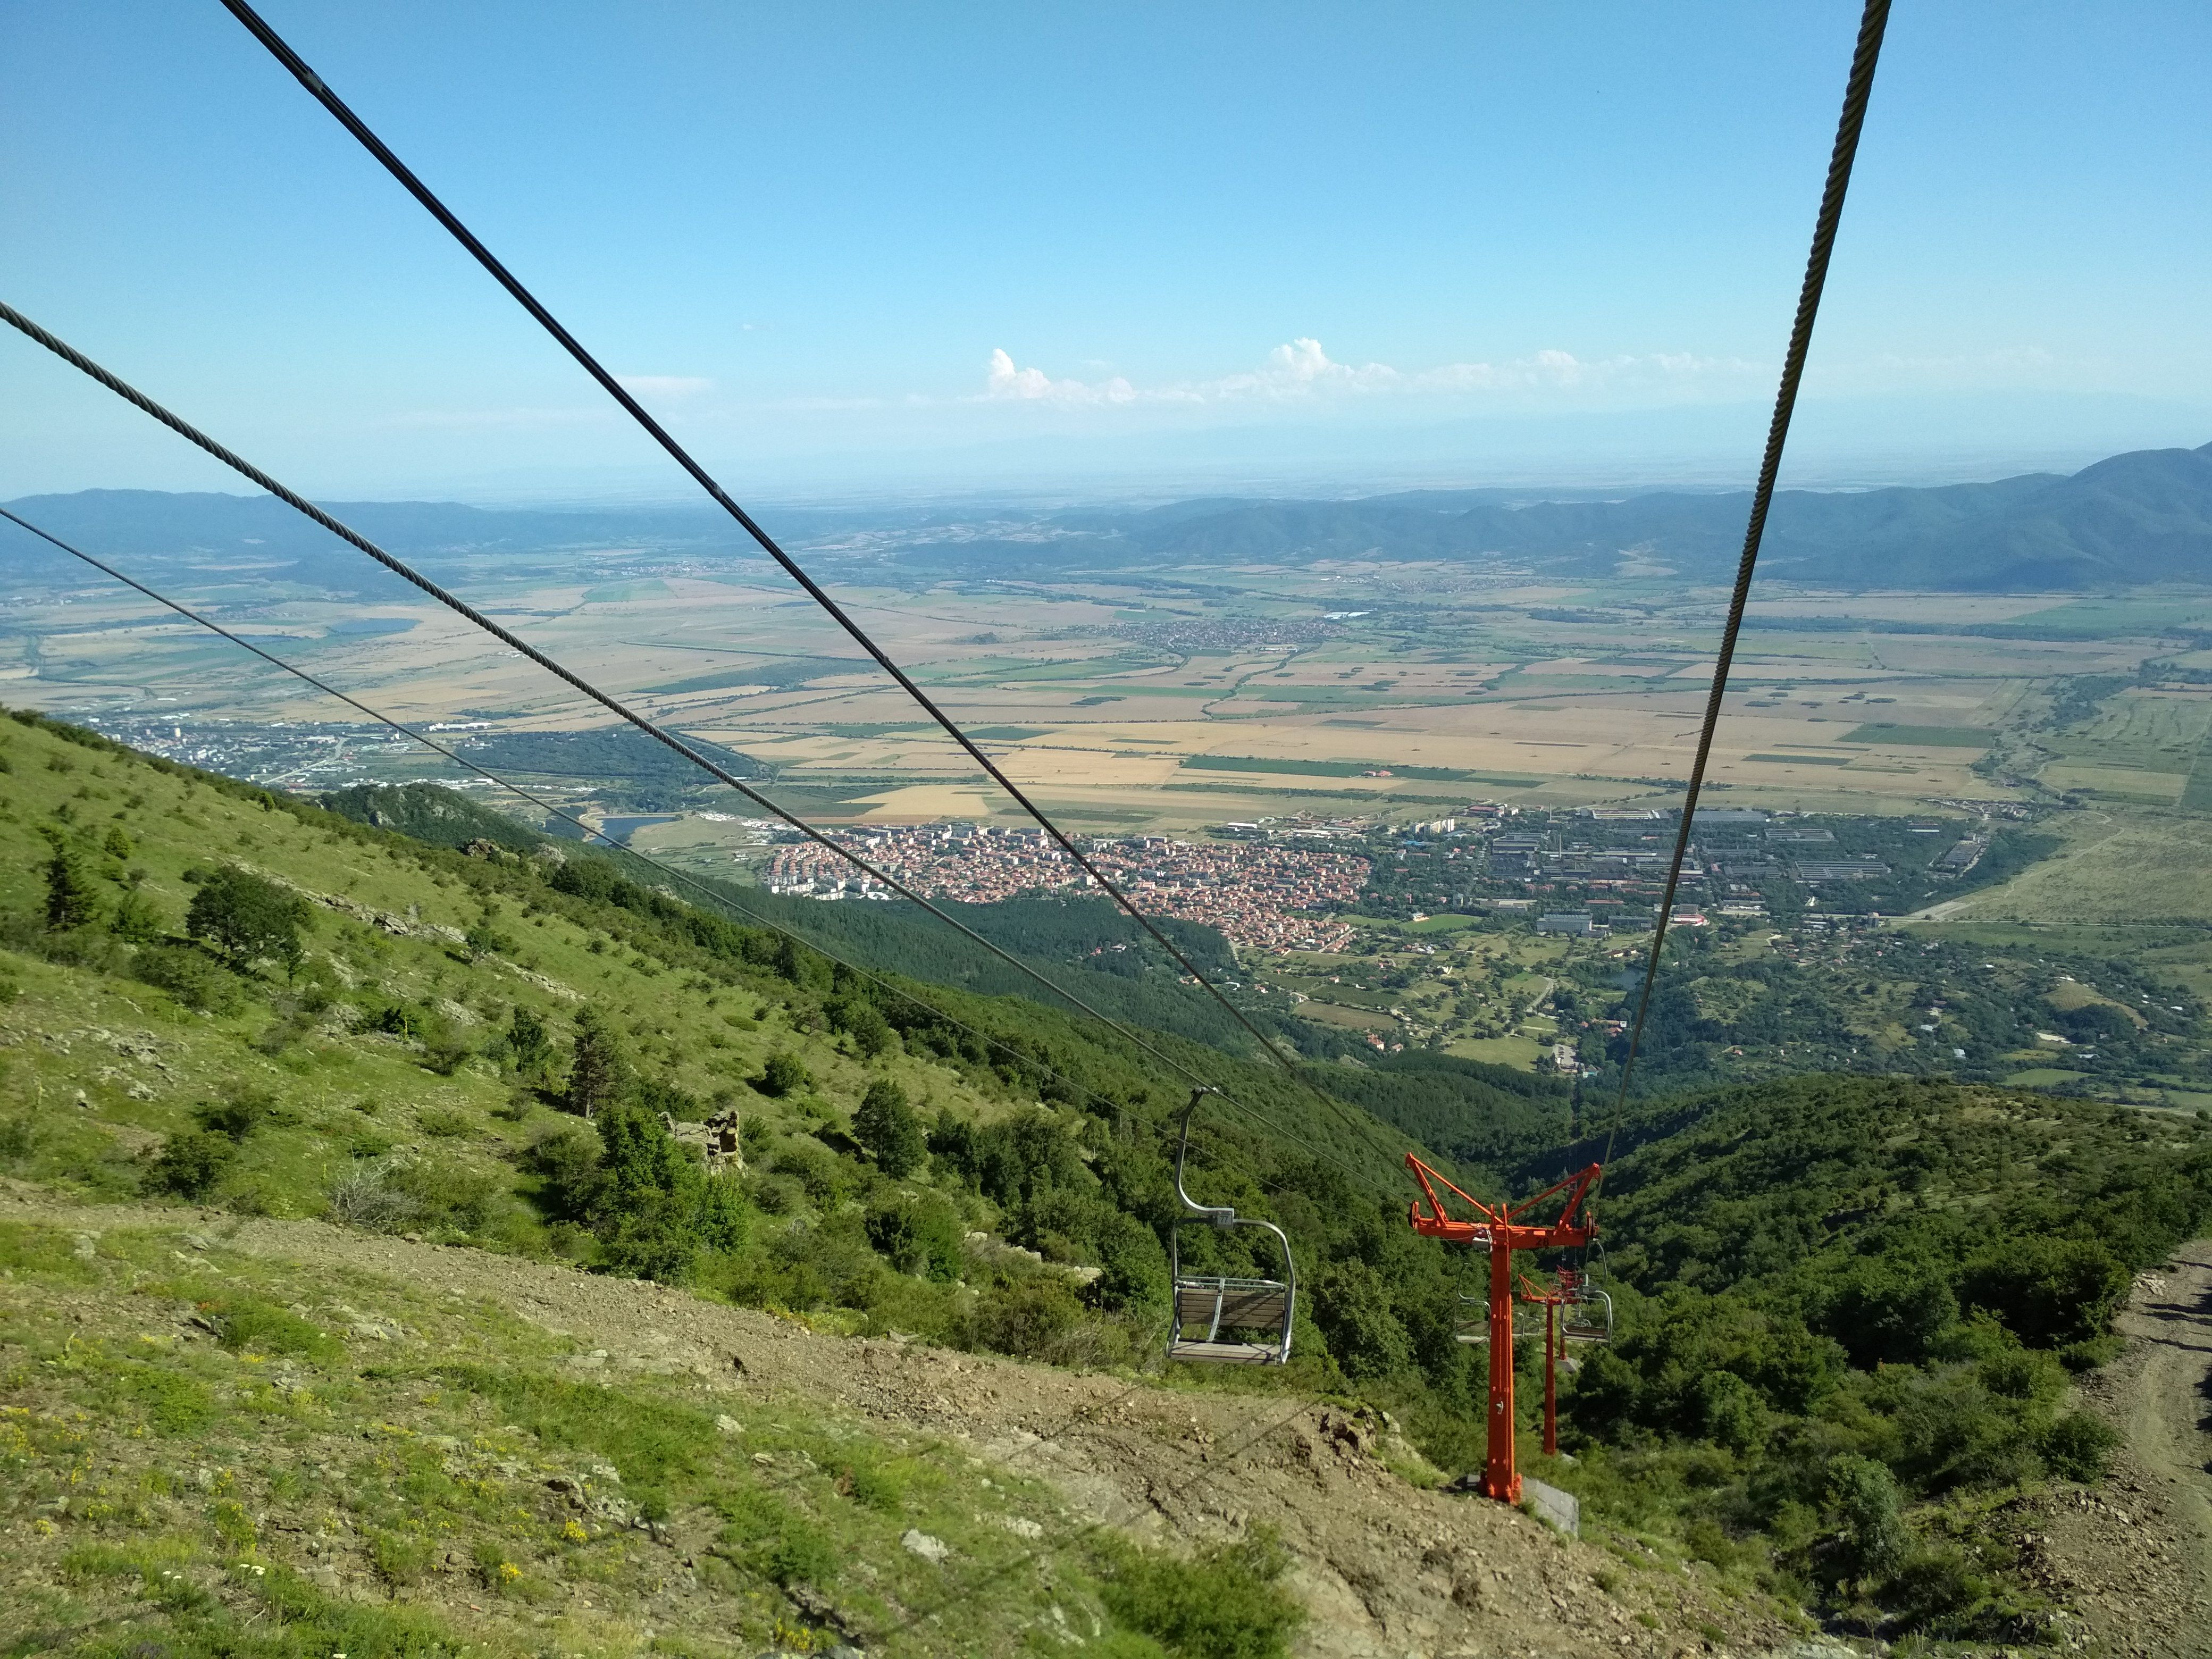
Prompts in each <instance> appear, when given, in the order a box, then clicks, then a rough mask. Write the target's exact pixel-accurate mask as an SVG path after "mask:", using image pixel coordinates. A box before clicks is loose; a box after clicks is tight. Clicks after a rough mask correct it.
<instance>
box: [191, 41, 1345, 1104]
mask: <svg viewBox="0 0 2212 1659" xmlns="http://www.w3.org/2000/svg"><path fill="white" fill-rule="evenodd" d="M222 3H223V4H224V6H225V7H226V8H227V9H228V10H229V12H230V14H231V15H233V16H234V17H235V18H237V19H238V21H240V23H242V24H244V25H245V26H246V30H247V32H248V33H251V34H252V36H253V38H254V39H255V40H258V41H259V42H260V43H261V44H262V46H264V47H266V48H267V49H268V52H269V54H270V56H271V57H273V58H276V61H277V62H278V63H280V64H283V66H284V68H285V69H286V70H288V71H289V73H290V74H291V76H293V78H294V79H295V80H296V81H298V82H299V83H300V84H301V86H302V87H304V88H307V92H308V94H310V95H311V96H312V97H313V98H314V100H315V101H316V102H318V103H319V104H320V105H322V106H323V107H324V108H325V109H326V110H328V111H329V112H331V115H332V116H333V117H334V118H336V119H337V122H338V125H341V126H343V128H344V129H345V130H346V131H348V132H349V133H351V134H352V135H353V136H354V137H355V138H356V140H357V141H358V142H359V143H360V144H361V146H362V149H366V150H367V151H368V153H369V154H370V155H372V156H374V157H375V159H376V161H377V162H378V163H379V164H380V166H381V167H383V168H384V170H385V171H386V172H387V173H390V174H391V175H392V177H393V178H394V179H397V180H398V182H399V185H400V186H401V188H403V189H404V190H405V191H407V193H408V194H409V195H410V196H412V197H414V198H415V199H416V201H417V202H419V203H421V204H422V207H423V209H424V210H426V211H427V212H428V213H429V215H430V216H431V217H433V218H434V219H435V220H436V221H437V222H439V223H440V224H441V225H442V226H444V227H445V228H446V230H447V233H448V234H451V235H452V237H453V240H455V241H457V242H459V244H460V245H461V246H463V247H464V248H465V249H466V250H467V251H468V252H469V254H470V256H471V258H474V259H475V260H476V262H477V264H480V265H482V266H483V268H484V270H486V271H487V272H489V274H490V276H491V278H492V280H493V281H495V282H496V283H498V284H499V285H500V286H501V288H503V289H506V290H507V293H508V294H509V295H511V296H512V297H513V300H514V301H515V303H516V304H518V305H520V307H522V308H523V309H524V310H525V311H526V312H528V313H530V315H531V316H532V318H533V319H536V320H537V322H538V325H539V326H540V327H541V328H543V329H544V331H546V332H547V333H548V334H550V335H551V336H552V337H553V338H554V339H555V340H556V342H557V343H559V344H560V346H561V349H562V350H564V351H566V352H567V353H568V355H569V356H571V357H573V358H574V359H575V361H576V363H577V365H578V366H579V367H580V368H582V369H583V371H584V372H585V373H586V374H588V375H590V376H591V377H592V380H595V381H597V382H598V383H599V388H600V389H601V390H602V391H604V392H605V393H606V394H607V395H608V396H609V397H610V398H613V399H614V400H615V401H616V402H617V404H621V405H622V408H623V412H624V413H626V414H628V415H629V417H630V418H631V419H632V420H634V421H635V422H637V423H638V425H639V426H641V427H642V428H644V429H645V432H646V434H647V436H649V437H650V438H652V440H653V441H654V442H655V443H657V444H659V446H660V447H661V448H662V449H663V450H665V451H666V452H667V453H668V455H669V457H670V459H672V460H673V461H675V463H676V464H677V465H678V466H680V467H682V468H683V469H684V471H685V472H687V473H689V474H690V476H691V478H692V480H693V482H694V483H697V484H698V486H699V487H700V488H701V489H703V490H705V491H706V492H707V494H708V496H709V497H711V498H712V499H713V501H714V504H715V505H716V506H718V507H720V508H721V509H722V510H723V511H724V512H726V513H728V514H729V515H730V516H731V517H732V519H734V520H737V522H738V525H739V526H742V527H743V528H744V532H745V533H746V534H747V535H749V536H750V537H751V538H753V540H754V541H755V542H756V543H757V544H758V545H759V547H760V549H761V550H762V551H763V552H764V553H766V554H767V555H768V556H769V557H770V558H771V559H773V560H775V562H776V563H777V564H778V565H780V566H781V568H782V569H783V572H784V574H786V575H787V576H789V577H790V578H791V579H792V580H793V581H795V582H797V583H798V584H799V586H800V587H801V588H803V589H804V590H805V592H806V595H807V597H808V598H809V599H812V600H813V601H814V603H815V604H816V605H819V606H821V608H822V609H823V611H824V612H825V613H827V614H828V616H829V618H830V619H831V620H832V621H834V622H835V623H836V624H837V626H838V627H840V628H842V629H844V630H845V632H846V634H847V635H848V636H849V637H850V638H851V639H852V640H853V641H854V643H855V644H857V645H859V646H860V648H861V649H862V650H864V651H866V653H868V655H869V656H871V657H872V658H873V659H875V662H876V665H877V666H878V667H879V668H881V669H882V670H883V671H884V672H885V673H887V674H889V675H890V677H891V678H892V679H894V680H896V682H897V683H898V686H899V689H900V690H902V691H904V692H905V693H906V694H907V696H908V697H910V698H912V699H913V700H914V702H915V704H916V705H917V706H918V707H919V708H921V710H922V712H923V713H924V714H927V715H928V716H929V717H930V719H931V720H934V721H936V722H937V724H938V725H939V726H941V727H942V728H944V731H945V734H946V735H947V736H948V737H950V738H951V739H952V740H953V742H955V743H957V744H959V745H960V747H961V748H962V749H963V750H966V751H967V754H968V757H969V759H971V760H973V761H974V762H975V763H976V764H977V765H978V766H980V767H981V768H982V769H983V770H984V772H985V773H986V774H987V775H989V777H990V779H991V781H993V782H994V783H995V784H997V785H998V786H999V787H1000V788H1001V789H1003V790H1005V791H1006V793H1007V795H1008V796H1009V797H1011V798H1012V800H1013V801H1014V802H1015V803H1016V805H1018V806H1020V807H1021V809H1022V811H1024V812H1026V813H1028V814H1029V815H1030V817H1032V818H1033V819H1035V820H1036V823H1038V825H1039V826H1041V827H1042V829H1043V830H1044V832H1045V833H1046V834H1047V835H1048V836H1051V837H1052V838H1053V840H1054V842H1058V843H1059V845H1060V849H1061V851H1063V852H1065V853H1066V854H1067V856H1068V857H1069V858H1071V859H1073V860H1074V861H1075V863H1076V864H1077V866H1079V867H1080V868H1081V869H1082V871H1083V872H1084V873H1085V875H1087V876H1089V877H1090V878H1091V879H1092V880H1093V881H1095V882H1097V884H1098V888H1099V890H1100V891H1102V892H1103V893H1104V894H1105V895H1106V896H1108V897H1109V898H1111V899H1112V900H1113V901H1114V902H1115V903H1116V904H1117V905H1119V906H1121V908H1122V909H1123V910H1125V911H1127V913H1128V915H1130V917H1131V918H1132V919H1133V921H1135V922H1136V923H1137V925H1138V926H1139V927H1142V928H1143V929H1144V930H1145V931H1146V933H1149V934H1151V935H1152V940H1153V942H1154V943H1155V944H1157V945H1159V946H1160V948H1161V949H1162V950H1164V951H1166V952H1167V953H1168V955H1169V956H1170V957H1173V958H1174V959H1175V961H1176V963H1177V964H1178V965H1179V966H1180V967H1181V968H1182V970H1183V971H1184V972H1185V973H1187V974H1188V975H1190V976H1191V977H1192V978H1193V979H1194V981H1197V982H1198V984H1200V986H1202V987H1205V989H1206V994H1208V995H1210V996H1211V997H1212V999H1213V1000H1215V1001H1216V1002H1218V1003H1219V1004H1220V1005H1221V1006H1222V1007H1224V1008H1225V1009H1226V1010H1227V1011H1228V1012H1229V1013H1230V1015H1231V1018H1234V1019H1235V1020H1236V1021H1237V1024H1239V1025H1242V1026H1243V1028H1244V1030H1246V1031H1247V1032H1249V1034H1250V1035H1251V1036H1252V1038H1253V1040H1254V1041H1255V1042H1258V1043H1259V1045H1260V1048H1261V1052H1263V1053H1264V1054H1267V1056H1268V1058H1269V1059H1271V1060H1273V1061H1274V1062H1275V1063H1276V1064H1277V1065H1278V1066H1281V1067H1282V1068H1283V1069H1284V1070H1285V1071H1286V1072H1290V1073H1292V1074H1293V1075H1299V1073H1298V1070H1297V1066H1293V1065H1292V1064H1291V1061H1290V1060H1286V1059H1285V1058H1284V1056H1283V1054H1281V1052H1280V1051H1279V1049H1278V1048H1276V1046H1275V1043H1276V1041H1277V1039H1276V1038H1275V1037H1273V1036H1270V1035H1269V1034H1268V1033H1267V1032H1266V1031H1263V1030H1261V1029H1260V1027H1259V1025H1258V1024H1255V1022H1254V1021H1253V1020H1252V1018H1250V1016H1249V1015H1248V1014H1246V1013H1245V1012H1244V1011H1243V1009H1242V1008H1239V1007H1238V1006H1237V1005H1236V1004H1235V1003H1234V1002H1232V1001H1231V1000H1229V997H1228V995H1227V994H1226V993H1225V992H1224V991H1222V990H1221V988H1220V987H1218V986H1217V985H1215V984H1214V982H1213V981H1212V980H1211V979H1210V978H1208V977H1207V976H1206V975H1205V974H1204V973H1203V972H1201V971H1200V969H1199V967H1198V965H1197V963H1194V962H1192V961H1191V960H1190V958H1189V957H1187V956H1186V955H1184V954H1183V952H1182V950H1181V949H1180V948H1179V947H1178V946H1177V945H1176V943H1175V941H1174V940H1173V939H1170V938H1169V937H1168V935H1167V933H1165V932H1164V931H1163V930H1162V929H1161V928H1160V927H1158V926H1157V925H1156V924H1155V923H1154V922H1153V921H1152V918H1151V917H1149V916H1147V915H1146V914H1145V913H1144V912H1143V911H1141V910H1139V908H1137V907H1136V905H1135V904H1134V903H1133V902H1132V901H1131V900H1130V899H1129V897H1128V896H1127V894H1125V893H1123V892H1122V890H1121V889H1120V888H1119V887H1117V886H1116V885H1115V884H1114V883H1113V882H1112V881H1111V880H1110V879H1109V878H1108V877H1107V875H1106V872H1104V871H1103V870H1102V869H1100V868H1099V867H1098V866H1097V865H1096V864H1095V863H1093V862H1092V861H1091V859H1090V858H1089V857H1088V856H1087V855H1086V854H1085V853H1084V851H1083V850H1082V848H1079V847H1078V846H1077V845H1076V843H1075V842H1074V841H1073V839H1072V838H1071V837H1070V836H1067V835H1066V833H1065V832H1063V831H1062V830H1061V829H1060V826H1059V825H1058V824H1056V823H1054V822H1053V821H1052V819H1051V818H1049V817H1047V816H1046V815H1045V812H1044V810H1043V809H1042V807H1040V806H1039V805H1037V804H1036V802H1035V801H1033V800H1031V799H1030V797H1029V795H1028V794H1027V793H1026V792H1024V790H1023V789H1022V787H1021V786H1020V785H1018V784H1017V783H1016V782H1015V781H1013V779H1012V777H1010V776H1008V775H1007V774H1006V769H1004V768H1003V767H1001V766H1000V764H999V763H997V762H996V761H994V760H993V759H992V758H991V757H990V756H988V755H987V754H986V753H984V752H983V750H982V749H981V747H979V746H978V745H977V744H976V743H975V740H974V739H973V738H970V737H969V735H968V734H967V732H964V731H963V730H962V729H961V728H960V726H959V724H958V723H957V721H955V720H953V718H952V717H951V715H950V714H946V713H945V710H944V709H943V708H940V707H939V706H938V703H937V701H936V700H935V699H934V698H933V697H932V696H930V695H929V694H928V693H927V691H925V690H922V689H921V685H920V684H917V683H916V682H915V678H914V677H913V676H912V675H910V674H908V672H907V671H906V670H904V669H903V668H902V667H900V666H899V665H898V664H897V663H896V662H894V661H893V660H892V659H891V658H890V654H889V653H887V652H885V651H884V648H883V647H881V646H879V645H878V644H877V643H876V641H875V640H874V639H873V638H872V637H871V636H870V635H869V634H868V632H867V630H866V629H864V628H862V627H861V626H860V623H857V622H855V621H854V619H853V617H852V616H851V614H850V613H849V612H848V611H846V610H845V608H844V607H843V606H842V605H839V604H838V603H837V601H836V599H833V598H831V597H830V595H829V592H828V591H827V590H826V589H824V588H823V586H822V585H821V584H820V583H819V582H817V581H816V580H814V578H813V577H812V576H811V575H809V574H807V572H806V571H805V569H804V568H801V567H800V565H799V562H798V561H797V560H796V559H794V558H793V557H792V556H791V555H790V554H789V553H787V552H786V551H785V550H784V549H783V548H782V546H781V544H778V543H777V541H776V540H775V538H774V537H772V536H770V535H769V533H768V532H767V531H766V530H765V529H763V527H762V526H761V525H760V523H759V521H758V520H756V519H754V517H753V516H752V514H750V513H748V512H746V511H745V509H744V507H741V506H739V505H738V502H737V501H736V499H735V498H734V497H732V495H730V493H729V492H728V491H727V490H726V489H723V488H722V486H721V485H720V483H718V482H716V480H715V479H714V476H713V475H712V474H711V473H709V472H708V471H707V469H706V468H705V467H704V466H702V465H700V463H699V462H698V460H697V459H695V458H694V457H693V456H692V454H691V453H690V451H689V450H687V449H686V448H684V446H683V445H682V444H680V443H678V441H676V438H675V436H674V435H673V434H671V432H670V431H669V430H668V428H665V427H664V426H663V425H661V423H660V422H659V421H657V420H655V419H654V418H653V416H651V415H650V414H648V413H647V411H646V408H645V405H644V404H641V403H640V402H638V400H637V399H636V398H635V397H634V396H632V395H631V393H630V392H629V388H628V387H626V386H623V384H622V382H621V381H620V380H617V379H616V377H615V376H614V375H612V374H610V373H608V371H607V369H606V368H605V365H603V364H602V363H601V362H599V359H598V358H597V357H595V356H592V354H591V352H590V351H588V350H586V349H585V347H584V344H583V343H582V342H581V341H580V340H579V339H577V338H576V337H575V336H574V334H572V333H570V332H569V331H568V329H567V328H566V327H565V326H563V325H562V323H561V321H560V319H558V318H556V317H555V316H554V315H553V313H551V312H550V311H549V310H547V309H546V308H545V307H544V304H543V303H542V302H541V301H539V300H538V297H537V295H534V294H532V292H531V291H530V290H529V289H526V288H525V287H524V286H523V285H522V283H521V281H520V279H519V278H518V277H517V276H515V275H514V273H513V271H511V270H508V269H507V266H506V265H505V264H502V263H501V261H500V259H499V258H498V257H497V256H496V255H495V254H494V253H493V252H492V251H491V250H490V249H489V248H488V247H486V246H484V245H483V242H482V241H481V240H479V239H478V238H477V234H476V233H475V232H473V231H471V229H470V228H468V227H467V226H466V225H465V224H464V223H462V222H461V220H460V218H459V216H458V215H456V214H455V213H454V212H453V210H452V209H451V208H449V207H447V205H446V204H445V203H444V202H442V201H441V200H440V199H439V198H438V197H437V195H436V194H435V192H434V191H432V190H431V189H430V187H429V186H428V185H426V184H424V183H423V182H422V179H419V178H417V177H416V175H415V173H414V171H413V169H411V168H410V167H408V165H407V164H406V163H405V162H404V161H401V160H400V159H399V157H398V155H395V154H393V152H392V147H391V146H390V145H388V144H386V143H385V142H384V140H383V139H381V138H380V137H377V136H376V134H375V132H374V131H372V130H371V128H370V127H369V125H368V123H367V122H365V121H363V120H362V118H361V117H360V116H358V115H356V114H355V113H354V112H353V110H352V108H351V107H350V106H348V104H347V103H346V101H345V100H343V99H342V98H340V97H339V96H338V95H337V93H335V92H333V91H331V88H330V86H329V84H328V83H327V82H325V81H324V79H323V78H322V76H319V75H318V74H316V73H315V71H314V70H313V69H311V68H309V67H308V65H307V60H306V59H305V58H301V56H300V54H299V53H298V52H295V51H294V50H293V48H292V46H290V44H289V42H287V41H286V40H284V38H283V36H282V35H280V34H278V33H276V30H275V29H273V28H271V27H270V26H269V25H268V23H267V22H266V21H264V20H263V19H262V17H261V15H259V14H258V12H256V11H255V10H254V9H252V7H251V6H249V5H247V4H246V3H245V0H222ZM1319 1092H1320V1091H1316V1093H1319Z"/></svg>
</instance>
